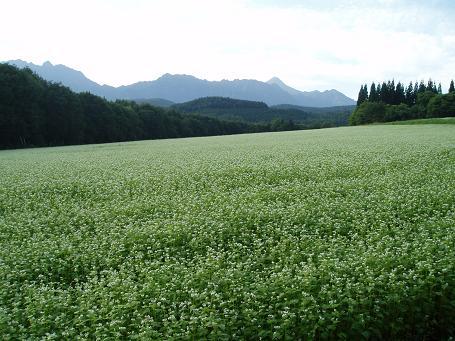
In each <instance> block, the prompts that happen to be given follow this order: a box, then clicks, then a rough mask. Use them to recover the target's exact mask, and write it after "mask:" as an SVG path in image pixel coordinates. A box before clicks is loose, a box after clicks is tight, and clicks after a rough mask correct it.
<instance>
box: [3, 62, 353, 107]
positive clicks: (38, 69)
mask: <svg viewBox="0 0 455 341" xmlns="http://www.w3.org/2000/svg"><path fill="white" fill-rule="evenodd" d="M7 63H8V64H11V65H15V66H17V67H19V68H25V67H28V68H29V69H31V70H32V71H34V72H35V73H36V74H38V75H39V76H40V77H42V78H44V79H46V80H48V81H52V82H58V83H61V84H63V85H65V86H67V87H69V88H70V89H72V90H73V91H76V92H83V91H87V92H91V93H92V94H95V95H98V96H102V97H105V98H106V99H109V100H115V99H128V100H136V99H141V101H144V100H148V99H149V100H150V102H154V101H155V102H157V103H158V102H160V101H163V100H164V101H163V103H170V102H174V103H182V102H187V101H191V100H194V99H197V98H201V97H208V96H219V97H230V98H236V99H241V100H250V101H261V102H264V103H266V104H268V105H279V104H290V105H299V106H306V107H331V106H341V105H353V104H355V101H354V100H352V99H351V98H349V97H347V96H346V95H344V94H342V93H341V92H339V91H337V90H335V89H332V90H326V91H317V90H315V91H299V90H297V89H294V88H292V87H290V86H288V85H286V84H285V83H284V82H282V81H281V80H280V79H278V78H276V77H273V78H272V79H270V80H269V81H268V82H261V81H257V80H251V79H236V80H232V81H229V80H221V81H208V80H203V79H199V78H196V77H194V76H190V75H171V74H169V73H167V74H165V75H163V76H161V77H159V78H158V79H156V80H154V81H142V82H137V83H134V84H131V85H124V86H119V87H113V86H109V85H100V84H98V83H96V82H94V81H92V80H90V79H88V78H87V77H86V76H85V75H84V74H83V73H82V72H80V71H78V70H74V69H72V68H70V67H68V66H65V65H61V64H59V65H54V64H52V63H50V62H45V63H43V64H42V65H36V64H33V63H28V62H25V61H23V60H10V61H8V62H7Z"/></svg>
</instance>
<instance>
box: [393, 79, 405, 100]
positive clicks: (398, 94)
mask: <svg viewBox="0 0 455 341" xmlns="http://www.w3.org/2000/svg"><path fill="white" fill-rule="evenodd" d="M405 102H406V95H405V92H404V86H403V85H402V84H401V82H398V84H397V87H396V89H395V96H394V103H393V104H401V103H405Z"/></svg>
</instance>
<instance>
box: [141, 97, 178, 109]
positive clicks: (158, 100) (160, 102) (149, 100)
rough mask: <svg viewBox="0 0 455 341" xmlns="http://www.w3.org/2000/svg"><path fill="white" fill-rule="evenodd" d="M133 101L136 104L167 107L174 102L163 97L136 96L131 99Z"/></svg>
mask: <svg viewBox="0 0 455 341" xmlns="http://www.w3.org/2000/svg"><path fill="white" fill-rule="evenodd" d="M133 101H134V102H136V103H138V104H150V105H154V106H156V107H161V108H169V107H170V106H172V105H174V104H175V103H174V102H172V101H168V100H167V99H163V98H136V99H133Z"/></svg>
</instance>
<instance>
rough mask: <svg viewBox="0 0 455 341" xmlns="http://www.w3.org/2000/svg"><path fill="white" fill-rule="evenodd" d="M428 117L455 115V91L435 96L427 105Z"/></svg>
mask: <svg viewBox="0 0 455 341" xmlns="http://www.w3.org/2000/svg"><path fill="white" fill-rule="evenodd" d="M427 116H428V117H449V116H450V117H454V116H455V93H453V92H451V93H448V94H445V95H437V96H433V97H432V98H431V99H430V100H429V102H428V105H427Z"/></svg>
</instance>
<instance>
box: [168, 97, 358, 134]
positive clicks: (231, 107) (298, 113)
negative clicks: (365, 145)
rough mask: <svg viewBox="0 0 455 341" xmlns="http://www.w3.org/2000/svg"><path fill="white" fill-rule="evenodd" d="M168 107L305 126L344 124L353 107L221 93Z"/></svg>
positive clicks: (194, 112)
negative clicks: (269, 101)
mask: <svg viewBox="0 0 455 341" xmlns="http://www.w3.org/2000/svg"><path fill="white" fill-rule="evenodd" d="M172 108H174V109H176V110H178V111H180V112H183V113H193V114H200V115H206V116H211V117H216V118H219V119H225V120H234V121H243V122H250V123H264V122H271V121H272V120H276V119H279V120H285V121H293V122H294V123H297V124H301V125H303V126H305V127H307V128H308V127H313V128H317V127H331V126H341V125H347V124H348V117H349V115H350V114H351V112H352V110H353V109H354V107H350V106H348V107H333V108H303V107H296V106H283V105H281V106H274V107H269V106H268V105H267V104H265V103H263V102H253V101H245V100H237V99H232V98H225V97H205V98H199V99H196V100H193V101H189V102H185V103H181V104H175V105H173V106H172Z"/></svg>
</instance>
